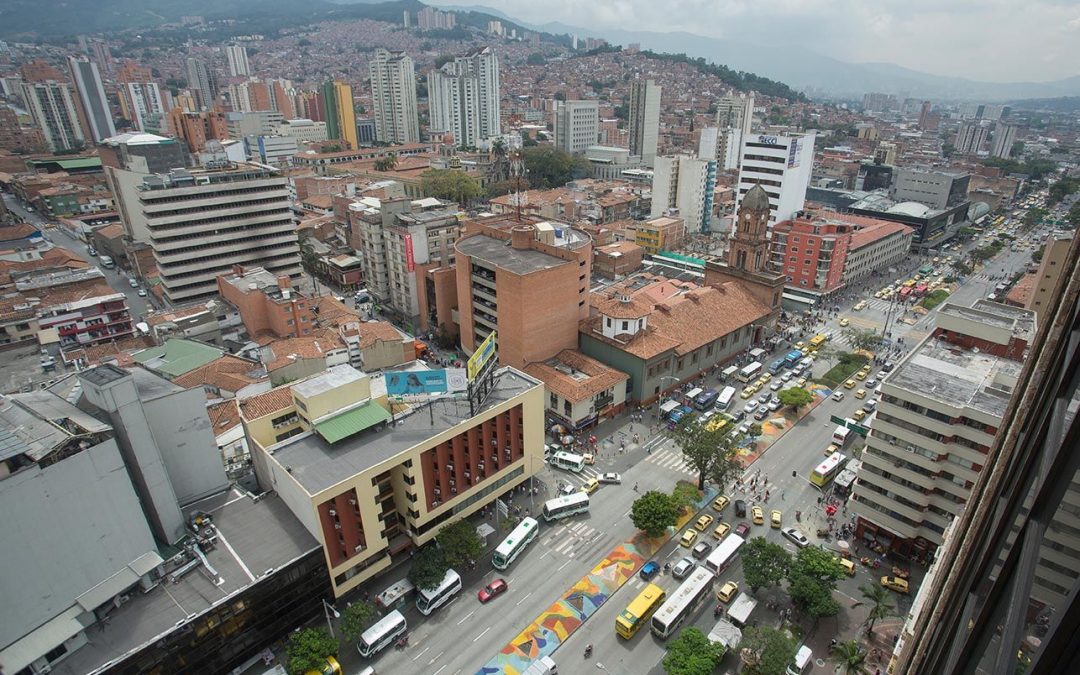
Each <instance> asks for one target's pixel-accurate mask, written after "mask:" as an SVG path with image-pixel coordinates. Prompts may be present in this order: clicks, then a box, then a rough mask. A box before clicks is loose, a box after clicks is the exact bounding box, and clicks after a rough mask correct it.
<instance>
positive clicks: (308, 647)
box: [285, 628, 338, 675]
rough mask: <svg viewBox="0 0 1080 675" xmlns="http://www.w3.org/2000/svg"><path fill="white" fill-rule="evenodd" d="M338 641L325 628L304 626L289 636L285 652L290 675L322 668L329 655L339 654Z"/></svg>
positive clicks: (300, 674)
mask: <svg viewBox="0 0 1080 675" xmlns="http://www.w3.org/2000/svg"><path fill="white" fill-rule="evenodd" d="M337 653H338V641H337V640H335V639H334V638H332V637H330V632H329V631H327V630H326V629H325V628H304V629H303V630H299V631H297V632H295V633H293V634H292V635H290V636H289V641H288V642H287V643H286V644H285V654H286V658H287V662H288V670H289V673H290V675H303V674H304V673H306V672H307V671H309V670H322V667H323V665H324V664H325V663H326V657H327V656H337Z"/></svg>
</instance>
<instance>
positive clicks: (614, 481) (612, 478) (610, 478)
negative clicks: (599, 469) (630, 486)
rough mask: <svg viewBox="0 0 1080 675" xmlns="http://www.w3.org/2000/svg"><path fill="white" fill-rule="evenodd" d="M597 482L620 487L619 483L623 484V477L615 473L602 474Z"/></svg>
mask: <svg viewBox="0 0 1080 675" xmlns="http://www.w3.org/2000/svg"><path fill="white" fill-rule="evenodd" d="M597 480H599V481H600V482H601V483H606V484H610V485H618V484H619V483H622V476H620V475H619V474H617V473H614V472H612V473H602V474H600V477H599V478H598V479H597Z"/></svg>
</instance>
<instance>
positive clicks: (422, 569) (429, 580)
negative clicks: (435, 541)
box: [409, 545, 450, 590]
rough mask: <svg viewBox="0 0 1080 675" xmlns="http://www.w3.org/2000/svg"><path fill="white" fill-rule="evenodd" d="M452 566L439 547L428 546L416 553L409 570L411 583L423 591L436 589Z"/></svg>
mask: <svg viewBox="0 0 1080 675" xmlns="http://www.w3.org/2000/svg"><path fill="white" fill-rule="evenodd" d="M448 569H450V565H449V564H447V562H446V556H445V555H443V552H442V549H440V548H439V547H438V546H432V545H428V546H425V547H424V548H422V549H420V550H419V551H417V552H416V554H415V555H414V556H413V559H412V568H411V569H410V570H409V581H410V582H412V585H413V586H416V587H417V588H419V589H421V590H427V589H430V588H436V587H437V586H438V585H439V584H440V583H442V580H443V577H445V576H446V571H447V570H448Z"/></svg>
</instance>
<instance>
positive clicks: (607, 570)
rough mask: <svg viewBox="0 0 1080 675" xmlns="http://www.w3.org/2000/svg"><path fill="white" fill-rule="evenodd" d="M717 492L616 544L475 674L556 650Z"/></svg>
mask: <svg viewBox="0 0 1080 675" xmlns="http://www.w3.org/2000/svg"><path fill="white" fill-rule="evenodd" d="M717 494H718V493H717V491H716V490H715V489H707V490H706V491H705V497H704V499H702V500H701V501H700V502H698V505H697V507H696V508H695V509H694V510H693V511H690V512H689V513H686V514H685V515H684V516H683V517H682V518H680V519H679V523H678V525H677V526H676V527H675V529H674V530H673V531H671V532H669V534H668V535H667V536H663V537H649V536H646V535H645V533H644V532H638V533H637V534H636V535H634V537H633V538H632V539H631V540H630V541H628V542H625V543H622V544H620V545H618V546H616V547H615V548H614V549H613V550H612V551H611V552H610V553H608V554H607V556H606V557H605V558H604V559H603V560H601V561H600V562H599V563H598V564H597V565H596V567H594V568H593V569H592V571H591V572H589V573H588V574H587V575H585V576H584V577H582V578H581V579H580V580H578V582H577V583H576V584H574V585H573V586H572V587H571V588H570V590H569V591H567V592H566V593H564V594H563V596H562V597H561V598H559V599H558V600H557V601H556V602H555V603H554V604H553V605H551V606H550V607H548V608H547V609H546V610H545V611H544V613H543V614H541V615H540V616H539V617H538V618H537V619H536V620H535V621H533V622H532V623H530V624H529V625H528V627H527V628H525V630H523V631H521V633H519V634H518V635H517V637H515V638H514V639H513V640H511V641H510V643H509V644H507V645H506V646H505V647H503V648H502V649H501V650H500V651H499V653H498V654H496V655H495V657H494V658H492V659H491V660H490V661H488V662H487V663H486V664H484V666H483V667H482V668H481V669H480V670H479V671H477V675H497V674H498V675H504V674H505V675H521V673H523V672H525V670H526V669H527V668H528V667H529V666H530V665H531V664H532V663H533V661H536V660H537V659H539V658H540V657H541V656H548V655H550V654H551V653H552V652H554V651H555V650H556V649H557V648H558V647H559V645H561V644H562V643H563V641H564V640H566V639H567V638H568V637H570V635H572V634H573V632H574V631H575V630H577V629H578V628H579V627H580V626H581V625H582V624H583V623H585V621H586V620H587V619H588V618H589V617H590V616H592V615H593V614H594V613H595V612H596V610H597V609H599V608H600V606H601V605H603V604H604V603H605V602H607V601H608V599H609V598H610V597H611V596H612V594H613V593H615V591H617V590H619V588H621V587H622V585H623V584H624V583H626V581H627V580H628V579H630V578H631V577H633V576H634V575H635V574H636V573H637V571H638V570H639V569H641V566H642V565H644V564H645V561H647V560H648V559H649V558H651V557H652V556H653V555H655V554H656V552H657V551H659V550H660V547H661V546H663V545H664V544H665V543H666V542H667V541H668V540H670V539H671V537H672V536H674V533H676V532H679V531H680V530H682V527H683V526H684V525H686V523H688V522H690V518H691V517H692V515H693V514H694V513H697V511H698V510H700V509H701V508H702V507H704V505H705V504H707V503H709V502H710V501H712V500H713V499H714V498H715V497H716V495H717Z"/></svg>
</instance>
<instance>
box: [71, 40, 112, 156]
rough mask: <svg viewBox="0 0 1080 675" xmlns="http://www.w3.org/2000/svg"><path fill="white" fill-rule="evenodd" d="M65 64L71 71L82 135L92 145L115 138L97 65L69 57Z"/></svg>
mask: <svg viewBox="0 0 1080 675" xmlns="http://www.w3.org/2000/svg"><path fill="white" fill-rule="evenodd" d="M67 63H68V68H69V69H70V70H71V81H72V82H74V83H75V100H76V102H77V103H78V105H79V107H78V112H79V118H80V121H81V122H82V125H83V134H84V135H85V136H86V138H87V140H88V141H89V140H93V142H94V143H100V142H101V141H103V140H105V139H106V138H109V137H110V136H115V135H116V127H115V126H114V125H113V119H112V111H111V110H110V109H109V100H108V99H107V98H105V88H104V87H103V86H102V85H101V74H100V73H99V72H98V68H97V64H96V63H93V62H91V61H90V60H89V59H85V58H82V57H78V56H69V57H68V59H67Z"/></svg>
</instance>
